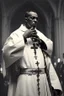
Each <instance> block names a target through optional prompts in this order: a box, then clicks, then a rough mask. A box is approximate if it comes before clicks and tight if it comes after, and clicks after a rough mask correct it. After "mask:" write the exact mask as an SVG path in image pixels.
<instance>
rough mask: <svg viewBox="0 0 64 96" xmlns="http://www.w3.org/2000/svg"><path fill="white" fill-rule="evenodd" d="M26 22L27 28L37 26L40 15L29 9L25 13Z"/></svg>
mask: <svg viewBox="0 0 64 96" xmlns="http://www.w3.org/2000/svg"><path fill="white" fill-rule="evenodd" d="M25 22H26V27H27V28H35V27H36V26H37V22H38V15H37V13H36V12H33V11H29V12H26V14H25Z"/></svg>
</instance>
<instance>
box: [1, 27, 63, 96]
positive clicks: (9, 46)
mask: <svg viewBox="0 0 64 96" xmlns="http://www.w3.org/2000/svg"><path fill="white" fill-rule="evenodd" d="M26 30H27V28H26V27H25V26H24V25H21V26H20V28H18V29H17V30H16V31H14V32H13V33H12V34H11V35H10V36H9V37H8V39H7V40H6V42H5V44H4V46H3V49H2V51H3V57H4V61H5V66H6V68H10V66H11V65H12V64H14V63H15V62H16V61H18V60H19V61H20V62H17V64H18V65H20V67H21V68H37V65H36V64H35V63H36V60H35V57H34V49H31V47H32V46H33V45H32V40H31V38H28V39H27V42H26V43H25V41H24V37H23V34H24V32H25V31H26ZM36 32H37V35H38V36H39V38H40V39H41V40H42V41H43V42H45V44H46V46H47V50H46V52H47V54H49V55H51V51H52V48H53V42H52V41H51V40H50V39H48V38H47V37H46V36H45V35H44V34H42V33H41V32H40V31H39V30H37V29H36ZM36 52H37V60H38V62H39V68H45V64H44V57H43V53H42V51H41V49H40V47H38V49H36ZM46 64H47V68H48V70H49V76H50V81H51V86H52V87H53V88H54V89H59V90H62V88H61V85H60V82H59V79H58V76H57V74H56V72H55V69H54V67H53V65H52V63H51V59H50V57H49V56H46ZM8 96H38V90H37V76H36V75H28V74H20V75H19V77H18V79H17V83H13V82H11V80H10V83H9V88H8ZM40 96H51V94H50V90H49V85H48V80H47V76H46V73H44V74H40Z"/></svg>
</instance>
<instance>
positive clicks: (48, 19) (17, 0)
mask: <svg viewBox="0 0 64 96" xmlns="http://www.w3.org/2000/svg"><path fill="white" fill-rule="evenodd" d="M27 10H33V11H36V12H37V13H38V15H39V22H38V26H37V28H38V29H39V30H40V31H41V32H42V33H44V34H45V35H46V36H47V37H48V38H50V39H51V40H52V41H53V53H52V62H53V65H54V67H55V70H56V72H57V74H58V76H59V79H60V82H61V85H62V88H63V91H64V0H0V94H1V95H0V96H7V89H8V81H7V78H4V76H5V74H6V72H5V66H4V62H3V58H2V51H1V49H2V46H3V44H4V42H5V40H6V38H7V37H8V36H9V35H10V33H11V32H13V31H14V30H16V29H17V28H18V27H20V25H21V24H22V23H23V22H24V14H25V12H26V11H27ZM3 91H4V92H3Z"/></svg>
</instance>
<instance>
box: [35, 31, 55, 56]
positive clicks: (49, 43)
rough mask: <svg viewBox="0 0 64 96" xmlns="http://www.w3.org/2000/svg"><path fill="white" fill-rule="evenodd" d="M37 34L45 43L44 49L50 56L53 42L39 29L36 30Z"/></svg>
mask: <svg viewBox="0 0 64 96" xmlns="http://www.w3.org/2000/svg"><path fill="white" fill-rule="evenodd" d="M37 35H38V36H39V38H40V39H41V40H42V41H43V42H44V43H45V45H46V47H47V50H44V51H45V52H47V54H48V55H49V56H51V55H52V50H53V42H52V41H51V40H50V39H49V38H47V37H46V36H45V35H44V34H43V33H41V32H40V31H39V30H37Z"/></svg>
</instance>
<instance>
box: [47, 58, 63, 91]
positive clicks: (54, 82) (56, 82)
mask: <svg viewBox="0 0 64 96" xmlns="http://www.w3.org/2000/svg"><path fill="white" fill-rule="evenodd" d="M47 59H48V60H47V62H48V64H49V76H50V81H51V85H52V87H53V88H54V89H58V90H61V91H62V87H61V84H60V80H59V78H58V75H57V73H56V70H55V69H54V66H53V64H52V62H51V59H50V58H47Z"/></svg>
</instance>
